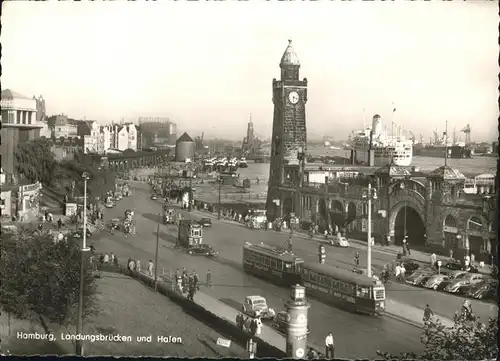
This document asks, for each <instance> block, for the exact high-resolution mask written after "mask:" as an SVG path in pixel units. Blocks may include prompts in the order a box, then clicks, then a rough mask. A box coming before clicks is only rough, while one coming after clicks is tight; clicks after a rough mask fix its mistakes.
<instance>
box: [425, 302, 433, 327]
mask: <svg viewBox="0 0 500 361" xmlns="http://www.w3.org/2000/svg"><path fill="white" fill-rule="evenodd" d="M432 316H434V312H432V310H431V307H430V306H429V304H427V305H425V308H424V323H426V322H428V321H429V320H430V319H431V317H432Z"/></svg>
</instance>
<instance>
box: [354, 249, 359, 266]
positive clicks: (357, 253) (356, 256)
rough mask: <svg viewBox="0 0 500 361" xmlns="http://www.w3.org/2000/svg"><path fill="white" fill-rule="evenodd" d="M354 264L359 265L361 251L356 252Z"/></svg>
mask: <svg viewBox="0 0 500 361" xmlns="http://www.w3.org/2000/svg"><path fill="white" fill-rule="evenodd" d="M354 264H355V265H356V267H359V252H356V253H355V254H354Z"/></svg>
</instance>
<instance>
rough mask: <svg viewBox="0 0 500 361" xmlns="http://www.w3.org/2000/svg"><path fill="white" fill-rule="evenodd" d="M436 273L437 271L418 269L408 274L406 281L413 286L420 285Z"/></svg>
mask: <svg viewBox="0 0 500 361" xmlns="http://www.w3.org/2000/svg"><path fill="white" fill-rule="evenodd" d="M434 274H435V272H434V271H431V270H417V271H415V272H413V274H412V275H410V276H408V277H407V278H406V280H405V281H406V283H409V284H411V285H413V286H420V285H421V284H422V283H424V282H426V281H427V280H428V279H429V278H430V277H431V276H432V275H434Z"/></svg>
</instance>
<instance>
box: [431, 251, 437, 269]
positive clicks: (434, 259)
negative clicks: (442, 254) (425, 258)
mask: <svg viewBox="0 0 500 361" xmlns="http://www.w3.org/2000/svg"><path fill="white" fill-rule="evenodd" d="M430 260H431V267H436V262H437V256H436V254H435V253H433V254H431V257H430Z"/></svg>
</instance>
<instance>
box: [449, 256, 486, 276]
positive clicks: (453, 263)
mask: <svg viewBox="0 0 500 361" xmlns="http://www.w3.org/2000/svg"><path fill="white" fill-rule="evenodd" d="M442 268H447V269H449V270H452V271H463V270H464V265H463V264H462V262H460V261H459V260H456V259H452V260H449V261H448V262H446V263H445V264H444V265H443V266H442ZM467 271H468V272H471V273H477V272H479V270H478V269H477V268H476V267H475V266H474V265H469V269H468V270H467Z"/></svg>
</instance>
